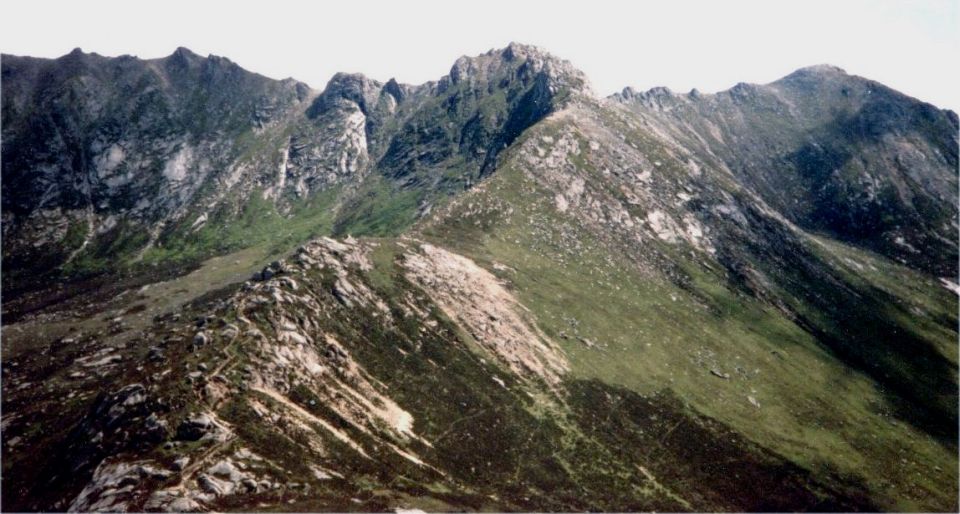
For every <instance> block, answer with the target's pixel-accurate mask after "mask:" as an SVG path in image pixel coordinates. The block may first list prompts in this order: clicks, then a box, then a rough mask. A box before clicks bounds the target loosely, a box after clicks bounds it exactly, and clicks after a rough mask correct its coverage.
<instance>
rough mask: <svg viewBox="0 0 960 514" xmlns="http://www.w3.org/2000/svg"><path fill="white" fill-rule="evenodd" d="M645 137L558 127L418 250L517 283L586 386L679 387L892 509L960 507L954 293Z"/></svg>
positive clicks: (575, 123) (587, 118) (540, 133)
mask: <svg viewBox="0 0 960 514" xmlns="http://www.w3.org/2000/svg"><path fill="white" fill-rule="evenodd" d="M631 124H633V125H634V128H631V126H630V125H631ZM640 127H641V125H640V124H639V123H638V122H637V120H636V118H633V117H632V115H631V114H629V113H625V112H624V111H622V110H620V109H619V108H618V107H617V106H615V105H608V104H603V103H598V104H595V105H593V106H591V107H589V108H575V109H569V110H566V111H562V112H560V113H557V114H556V115H553V116H551V117H549V118H547V120H545V122H544V123H541V124H539V125H538V126H537V127H535V128H534V129H533V130H530V131H528V132H527V133H525V135H524V138H522V140H521V141H518V144H517V145H515V147H514V148H513V149H511V157H510V158H509V159H508V160H506V162H505V163H504V166H503V167H502V168H501V169H500V170H499V171H498V173H497V175H496V176H495V177H493V178H492V179H491V180H490V181H488V182H486V183H484V184H482V185H481V186H480V187H478V188H476V189H475V190H473V191H471V192H470V193H468V194H466V195H464V196H462V197H460V198H458V199H456V200H455V201H454V202H452V203H451V205H450V206H449V211H447V212H445V213H443V214H441V215H440V216H439V217H438V218H437V219H436V220H434V221H432V222H431V223H428V224H426V225H424V226H423V227H421V230H423V232H424V237H427V238H428V239H431V240H433V241H434V242H435V243H436V244H443V245H447V246H448V247H451V248H454V249H456V251H458V252H461V253H463V254H465V255H467V256H469V257H471V258H473V259H475V260H477V261H478V262H485V263H489V265H490V266H497V267H499V268H500V269H503V270H505V271H503V272H502V273H501V274H500V275H501V276H503V277H504V278H505V279H507V280H509V281H510V282H511V284H512V285H513V287H514V288H515V289H516V290H517V291H518V296H519V298H520V301H521V302H523V304H524V305H525V306H527V307H528V308H530V309H531V311H532V312H534V313H535V314H536V316H537V320H538V322H539V324H540V326H541V327H542V328H543V330H544V332H545V333H547V334H548V335H551V336H554V337H556V338H557V340H558V341H560V342H561V343H563V347H564V349H565V350H566V351H567V352H568V354H569V356H570V362H571V363H572V364H573V365H572V368H573V372H574V374H575V375H579V376H582V377H588V378H596V379H600V380H603V381H605V382H607V383H612V384H618V385H621V386H625V387H628V388H631V389H633V390H635V391H638V392H642V393H650V392H653V391H662V390H671V391H673V392H674V393H675V394H677V396H678V397H680V398H683V399H684V400H686V401H689V402H690V403H691V405H692V406H693V407H694V408H696V409H697V410H699V411H700V412H703V413H705V414H707V415H710V416H713V417H715V418H716V419H718V420H721V421H723V422H724V423H727V424H729V425H731V426H733V427H735V429H736V430H738V431H740V433H743V434H746V435H748V437H749V438H751V439H752V440H753V441H756V442H759V443H760V444H762V445H764V446H766V447H767V448H770V449H773V450H774V451H776V452H778V453H780V454H781V455H785V456H787V457H788V458H789V459H790V460H791V461H793V462H796V463H799V464H801V465H802V466H803V467H805V468H807V469H810V470H812V471H814V472H815V473H821V472H825V473H831V472H836V473H839V474H840V475H842V476H848V477H858V478H856V479H855V480H857V481H862V482H861V483H862V484H863V487H864V488H865V489H866V490H870V491H871V498H874V499H878V501H880V503H881V504H884V505H886V507H885V508H897V509H908V510H909V509H911V508H921V509H922V508H934V509H947V510H950V509H952V508H953V507H952V505H954V504H955V498H954V497H955V495H956V488H955V486H954V485H953V484H952V481H953V480H954V477H955V475H954V473H955V471H954V469H955V468H956V451H957V450H956V441H955V440H956V435H957V432H956V424H957V410H956V398H957V349H956V345H955V342H956V338H957V318H956V309H957V297H956V296H955V294H954V293H952V292H951V291H949V290H948V289H946V288H945V287H942V285H941V283H940V281H939V280H937V279H936V278H935V277H931V276H929V275H924V274H921V273H918V272H915V271H911V270H910V269H909V268H906V267H903V266H902V265H897V264H895V263H893V262H891V261H889V260H887V259H885V258H882V257H880V256H878V255H875V254H870V253H868V252H864V251H862V250H858V249H856V248H855V247H851V246H849V245H845V244H843V243H840V242H838V241H835V240H830V239H828V238H824V237H822V236H814V235H811V234H809V233H806V232H804V231H803V230H802V229H800V228H799V227H797V226H795V225H793V224H791V223H790V222H789V221H788V220H787V219H785V218H784V217H783V216H781V215H780V214H779V213H777V212H776V211H774V210H773V209H771V208H770V207H769V206H767V205H766V204H765V202H763V200H762V199H760V198H759V197H758V195H756V194H754V193H752V192H751V191H749V190H747V189H745V188H744V187H743V186H741V185H739V184H738V183H737V182H736V181H734V180H733V177H731V176H730V175H729V174H727V173H724V172H723V171H722V170H715V169H711V168H710V165H709V161H708V160H707V159H708V158H709V156H704V155H702V154H697V153H695V152H694V151H690V150H688V149H687V148H686V147H684V146H682V145H680V144H678V143H677V142H676V141H675V140H672V139H670V138H669V137H668V136H665V135H663V134H662V133H661V134H660V135H658V134H657V133H656V132H648V131H645V130H643V129H642V128H640ZM841 377H842V378H841ZM904 423H905V424H904ZM906 454H910V455H914V456H919V455H923V456H924V457H918V458H917V459H916V460H906V459H904V460H902V461H901V459H902V458H903V455H906ZM866 462H870V463H872V464H870V465H867V464H865V463H866ZM884 491H886V492H884ZM944 492H945V493H946V494H943V496H940V495H941V493H944ZM887 493H890V495H889V496H888V497H887V499H886V500H879V499H880V498H883V497H884V496H885V495H886V494H887ZM937 497H939V499H934V498H937ZM926 502H932V503H930V504H927V505H926V506H925V507H919V505H921V504H925V503H926ZM932 505H939V506H938V507H933V506H932Z"/></svg>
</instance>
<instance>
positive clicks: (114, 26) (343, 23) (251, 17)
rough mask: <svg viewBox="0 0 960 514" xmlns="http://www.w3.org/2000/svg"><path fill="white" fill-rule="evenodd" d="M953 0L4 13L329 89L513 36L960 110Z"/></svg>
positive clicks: (611, 60) (13, 24) (724, 81)
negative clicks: (847, 77)
mask: <svg viewBox="0 0 960 514" xmlns="http://www.w3.org/2000/svg"><path fill="white" fill-rule="evenodd" d="M958 5H960V2H958V0H930V1H905V0H904V1H890V0H887V1H872V2H871V1H861V0H844V1H840V0H832V1H816V0H813V1H811V0H801V1H772V0H766V1H746V0H745V1H731V0H722V1H692V0H691V1H669V2H668V1H662V0H658V1H633V2H627V1H620V2H616V1H598V0H592V1H582V2H576V3H575V2H561V1H556V0H554V1H531V0H507V1H503V0H475V1H469V2H453V1H409V0H408V1H393V2H373V1H367V2H364V1H346V0H342V1H337V2H305V1H299V2H298V1H280V0H272V1H262V2H257V3H253V2H249V3H246V2H239V1H234V2H227V1H223V2H215V1H201V0H189V1H181V0H163V1H154V2H134V1H129V0H127V1H91V0H86V1H82V2H80V1H49V0H18V1H7V2H4V3H3V4H0V18H2V19H3V23H2V28H0V50H2V51H3V52H4V53H12V54H19V55H33V56H40V57H57V56H60V55H63V54H65V53H67V52H69V51H70V50H71V49H73V48H75V47H81V48H82V49H83V50H84V51H87V52H97V53H99V54H102V55H110V56H115V55H122V54H132V55H136V56H139V57H143V58H153V57H160V56H164V55H168V54H170V53H172V52H173V50H174V49H175V48H176V47H177V46H186V47H188V48H190V49H192V50H193V51H195V52H197V53H199V54H201V55H206V54H209V53H212V54H216V55H222V56H226V57H229V58H230V59H231V60H233V61H235V62H237V63H238V64H240V65H241V66H243V67H245V68H247V69H249V70H252V71H256V72H258V73H261V74H264V75H267V76H270V77H275V78H285V77H294V78H296V79H299V80H302V81H304V82H307V83H308V84H310V85H311V86H313V87H315V88H318V89H320V88H322V87H323V86H324V85H325V84H326V82H327V80H328V79H329V78H330V76H331V75H332V74H333V73H335V72H337V71H350V72H362V73H364V74H366V75H368V76H370V77H373V78H375V79H379V80H383V81H385V80H387V79H389V78H390V77H396V78H397V80H399V81H401V82H407V83H414V84H416V83H422V82H425V81H427V80H436V79H438V78H439V77H441V76H442V75H444V74H446V73H447V72H448V71H449V69H450V66H451V64H453V61H454V60H455V59H456V58H457V57H459V56H460V55H464V54H467V55H473V54H478V53H482V52H485V51H487V50H489V49H491V48H499V47H503V46H505V45H506V44H507V43H508V42H510V41H518V42H524V43H530V44H535V45H538V46H542V47H544V48H546V49H547V50H549V51H550V52H552V53H554V54H555V55H558V56H560V57H563V58H565V59H569V60H570V61H572V62H573V64H574V65H576V66H577V67H579V68H580V69H582V70H583V71H584V72H586V73H587V75H588V76H589V77H590V79H591V81H592V83H593V86H594V89H595V90H596V92H598V93H600V94H603V95H606V94H610V93H612V92H614V91H618V90H620V89H622V88H623V87H624V86H628V85H629V86H633V87H634V88H637V89H647V88H650V87H653V86H667V87H669V88H671V89H673V90H675V91H683V92H685V91H689V90H690V89H691V88H694V87H696V88H698V89H700V90H701V91H703V92H714V91H719V90H722V89H727V88H729V87H731V86H733V85H734V84H736V83H737V82H757V83H765V82H771V81H773V80H776V79H777V78H779V77H781V76H783V75H786V74H788V73H789V72H791V71H793V70H794V69H796V68H799V67H803V66H808V65H811V64H819V63H829V64H834V65H837V66H840V67H842V68H844V69H846V70H847V72H849V73H854V74H857V75H862V76H865V77H868V78H871V79H875V80H878V81H880V82H883V83H885V84H887V85H889V86H891V87H893V88H895V89H898V90H900V91H903V92H904V93H907V94H909V95H911V96H915V97H917V98H920V99H922V100H925V101H928V102H931V103H933V104H935V105H937V106H940V107H946V108H951V109H954V110H960V66H957V58H958V55H960V53H958V50H960V43H958Z"/></svg>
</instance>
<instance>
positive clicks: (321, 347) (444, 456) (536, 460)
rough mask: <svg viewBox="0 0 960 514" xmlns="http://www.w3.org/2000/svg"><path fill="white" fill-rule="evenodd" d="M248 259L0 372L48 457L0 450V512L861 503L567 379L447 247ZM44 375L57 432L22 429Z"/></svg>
mask: <svg viewBox="0 0 960 514" xmlns="http://www.w3.org/2000/svg"><path fill="white" fill-rule="evenodd" d="M266 270H269V271H268V273H269V274H270V275H273V276H272V277H271V278H269V279H267V280H265V281H262V282H248V283H247V284H245V285H244V286H243V287H242V288H240V289H235V290H234V291H233V292H229V293H226V294H223V295H219V296H220V299H219V300H211V301H210V302H209V303H207V304H204V305H200V306H198V307H197V309H196V310H194V311H191V312H189V313H183V314H184V316H183V317H186V315H187V314H189V315H190V316H191V317H192V316H193V314H194V313H196V314H197V316H196V320H197V321H196V323H192V322H190V323H186V322H184V321H177V319H176V318H173V317H170V316H167V317H164V318H161V319H158V320H157V321H156V323H155V324H154V325H153V327H151V333H150V335H149V338H150V341H153V344H155V345H156V346H154V347H151V348H144V347H142V346H141V345H139V344H136V343H135V342H134V341H136V340H137V338H134V340H133V341H130V342H128V343H127V344H119V345H118V344H116V339H115V338H112V337H111V336H109V335H107V334H89V335H88V336H86V337H81V338H79V339H78V340H77V341H75V342H70V343H68V344H67V345H65V346H61V347H59V348H58V349H57V350H55V351H54V353H51V356H52V357H53V358H55V359H56V360H58V361H61V362H64V363H67V365H66V366H65V367H63V368H59V369H51V368H52V367H51V368H47V369H46V370H44V371H42V372H41V373H43V374H44V375H45V376H44V382H45V383H46V384H47V387H46V388H44V390H43V391H37V390H33V391H32V392H26V391H24V392H20V391H23V388H21V387H19V385H20V384H17V383H7V384H5V386H6V387H8V388H9V387H11V386H14V387H12V388H11V389H13V390H14V391H17V392H15V393H14V394H13V396H14V398H13V399H10V400H7V402H8V403H7V409H8V410H13V411H14V412H17V413H18V417H17V419H16V422H15V423H11V426H12V427H15V428H13V429H12V431H13V432H16V433H17V434H18V435H17V437H18V438H21V440H22V439H29V440H28V441H23V442H21V443H20V444H30V445H31V446H32V447H34V448H37V447H39V446H38V445H40V444H43V441H44V440H46V441H48V443H47V444H53V445H54V446H53V447H52V449H53V450H55V451H51V452H49V453H44V454H42V455H43V456H42V457H40V458H39V459H38V458H37V457H36V456H33V457H29V456H26V455H23V454H7V455H5V459H4V465H5V466H7V468H6V470H5V471H7V472H8V473H7V476H8V477H10V479H9V480H5V481H4V487H5V494H4V498H5V505H4V508H5V509H29V510H34V509H64V508H69V509H70V510H80V511H86V510H140V509H143V510H201V509H202V510H206V509H229V508H243V509H250V508H263V507H268V506H275V507H282V508H285V509H290V510H316V509H322V510H363V511H370V510H388V509H394V508H399V507H407V508H411V507H419V508H429V509H435V510H450V509H471V510H472V509H496V510H571V509H584V508H602V509H604V510H637V509H653V508H656V509H670V510H686V509H698V510H714V509H716V510H741V509H745V510H779V509H785V508H788V507H789V508H817V509H849V508H870V505H871V504H870V503H869V502H868V500H866V499H865V498H862V497H860V496H858V495H857V494H856V493H850V492H846V491H844V490H842V489H840V488H839V487H838V485H836V484H835V483H827V482H821V481H819V480H818V479H816V478H814V477H813V476H811V474H810V473H809V472H808V471H805V470H803V469H801V468H798V467H797V466H795V465H792V464H790V463H788V462H786V461H785V460H784V459H783V458H781V457H779V456H777V455H776V454H773V453H771V452H769V451H767V450H764V449H763V448H761V447H759V446H757V445H756V444H754V443H751V442H749V441H748V440H746V439H744V438H743V437H742V436H739V435H737V434H736V433H734V432H732V431H731V430H730V429H729V428H728V427H726V426H724V425H723V424H722V423H720V422H717V421H715V420H712V419H709V418H706V417H703V416H701V415H698V414H697V413H696V412H694V411H691V410H690V409H689V408H688V407H685V406H684V405H683V403H682V402H681V401H680V400H678V399H677V398H676V397H674V396H673V395H672V394H671V393H669V392H661V393H658V394H654V395H652V396H650V395H645V396H641V395H638V394H637V393H635V392H633V391H630V390H627V389H623V388H619V387H615V386H611V385H607V384H604V383H603V382H600V381H596V380H582V379H571V378H570V377H569V376H568V367H569V363H568V357H567V355H566V354H565V352H564V351H563V350H561V349H560V347H559V346H558V345H557V343H556V342H555V341H553V340H552V339H551V338H550V337H549V336H547V335H546V334H544V333H543V332H541V331H540V330H539V328H538V326H537V324H536V323H535V322H534V321H533V320H532V319H531V317H530V315H529V314H528V313H527V312H526V311H525V309H524V308H523V307H522V306H521V305H520V304H519V303H518V302H517V300H516V299H515V298H514V296H513V294H512V293H510V292H509V291H508V290H507V289H506V288H505V284H504V283H503V282H502V281H501V280H500V279H498V278H496V277H495V276H494V275H493V274H491V273H490V272H489V271H486V270H485V269H483V268H481V267H479V266H478V265H477V264H475V263H474V262H472V261H471V260H469V259H467V258H464V257H462V256H459V255H456V254H453V253H450V252H448V251H446V250H443V249H441V248H438V247H434V246H431V245H428V244H425V243H421V242H418V241H415V240H411V239H404V240H399V241H387V240H384V241H379V242H368V243H357V242H352V241H347V242H337V241H334V240H329V239H323V240H318V241H315V242H312V243H310V244H308V245H306V246H304V247H302V248H301V249H300V250H298V251H297V252H296V254H295V255H294V256H293V257H291V258H290V259H288V260H284V261H278V262H275V263H273V264H271V265H270V266H269V267H268V268H266ZM266 270H265V271H266ZM183 317H181V318H180V319H183ZM103 338H106V340H103ZM83 355H85V356H86V357H81V356H83ZM78 357H79V358H78ZM128 361H129V362H132V363H136V364H137V366H136V367H133V366H124V365H123V364H122V363H123V362H128ZM42 362H43V359H38V358H37V356H36V355H30V354H25V355H22V356H21V357H19V358H17V359H15V360H14V362H13V363H8V365H10V364H16V365H17V367H28V366H29V367H33V366H37V365H38V364H39V365H41V366H44V365H43V364H41V363H42ZM71 363H72V364H71ZM36 371H40V370H36ZM34 376H36V375H34ZM106 384H112V385H110V386H109V387H108V390H109V391H110V392H107V393H104V392H101V393H99V394H98V393H97V391H98V389H99V388H100V387H103V386H104V385H106ZM62 388H69V389H70V391H71V398H76V399H77V400H75V401H71V402H70V403H69V404H68V405H65V406H64V407H63V408H62V409H61V420H63V421H66V420H67V419H72V421H70V422H68V423H69V425H68V426H70V425H72V426H73V428H72V430H71V431H70V432H69V435H68V436H67V437H65V438H62V439H61V438H59V437H57V436H56V435H54V434H47V435H45V434H43V433H42V432H40V433H37V432H33V433H23V432H21V431H20V427H22V426H23V425H24V424H25V423H26V424H27V425H29V424H32V423H35V422H37V420H39V419H42V416H43V411H42V408H38V407H39V406H41V405H44V404H48V402H49V401H50V400H51V399H52V398H54V397H57V396H59V395H61V394H63V392H62V391H63V389H62ZM27 391H30V390H27ZM84 404H92V405H91V406H90V407H89V409H86V410H85V409H84V408H82V407H81V406H82V405H84ZM689 441H697V444H698V447H697V448H692V447H691V446H690V445H689ZM623 448H633V449H635V451H630V452H623ZM720 463H723V464H722V465H723V466H724V468H725V469H727V470H734V474H733V475H731V476H725V475H722V474H717V473H715V472H714V471H712V470H713V469H714V467H715V466H717V465H719V464H720ZM13 469H16V470H18V473H16V474H13V473H9V471H10V470H13ZM67 470H69V472H67ZM691 482H692V483H693V484H696V485H693V486H692V485H691ZM757 484H761V485H762V488H761V489H759V490H756V491H751V490H750V487H751V486H755V485H757ZM11 498H12V500H11Z"/></svg>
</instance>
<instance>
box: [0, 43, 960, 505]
mask: <svg viewBox="0 0 960 514" xmlns="http://www.w3.org/2000/svg"><path fill="white" fill-rule="evenodd" d="M636 66H642V64H639V63H638V64H636ZM0 79H2V172H3V175H2V181H3V187H2V226H3V234H2V235H3V263H2V264H3V274H2V293H3V328H2V330H3V331H2V337H3V348H2V350H3V352H2V393H3V394H2V476H3V480H2V505H0V507H2V509H3V510H4V511H50V510H53V511H150V512H152V511H265V510H271V511H276V510H282V511H295V512H304V511H398V510H406V509H420V510H424V511H481V510H484V511H582V510H590V511H639V510H643V511H652V510H659V511H806V510H816V511H943V512H956V511H957V509H958V504H957V498H958V489H957V487H958V486H957V483H958V443H957V439H958V429H957V427H958V412H957V406H958V383H957V380H958V369H957V364H958V348H957V338H958V331H957V322H958V319H957V318H958V293H960V286H958V285H957V282H958V280H957V275H958V264H957V263H958V119H957V115H956V113H954V112H951V111H946V110H941V109H938V108H936V107H934V106H932V105H930V104H927V103H924V102H921V101H919V100H916V99H914V98H910V97H908V96H906V95H903V94H901V93H899V92H897V91H894V90H892V89H890V88H888V87H885V86H884V85H882V84H879V83H877V82H874V81H871V80H868V79H865V78H862V77H858V76H853V75H849V74H847V73H846V72H844V71H843V70H841V69H839V68H835V67H831V66H814V67H810V68H804V69H801V70H798V71H796V72H794V73H792V74H790V75H788V76H786V77H784V78H782V79H780V80H777V81H776V82H773V83H770V84H765V85H754V84H738V85H736V86H735V87H733V88H732V89H730V90H728V91H723V92H719V93H715V94H704V93H700V92H698V91H696V90H694V91H691V92H689V93H674V92H672V91H670V90H668V89H666V88H654V89H651V90H649V91H635V90H633V89H631V88H626V89H624V90H623V91H622V92H621V93H617V94H614V95H612V96H610V97H606V98H603V97H599V96H597V95H596V93H594V92H593V90H592V89H591V87H590V85H589V82H588V79H587V77H586V76H585V75H584V74H583V73H582V72H580V71H579V70H577V69H575V68H574V67H573V66H571V65H570V63H568V62H566V61H564V60H562V59H559V58H557V57H554V56H552V55H550V54H549V53H547V52H545V51H543V50H541V49H538V48H535V47H531V46H526V45H520V44H511V45H509V46H508V47H507V48H504V49H500V50H491V51H489V52H487V53H485V54H483V55H479V56H475V57H462V58H460V59H458V60H457V61H456V62H455V63H454V64H453V66H452V67H451V69H450V72H449V74H447V75H446V76H444V77H440V78H439V80H437V81H436V82H428V83H425V84H420V85H407V84H401V83H398V82H397V81H396V80H393V79H391V80H387V81H386V82H381V81H379V80H374V79H372V78H368V77H365V76H363V75H357V74H337V75H335V76H334V77H333V78H332V79H331V80H330V82H329V83H328V84H327V85H326V87H325V88H324V89H323V90H322V91H319V90H315V89H312V88H311V87H310V86H308V85H306V84H304V83H301V82H297V81H295V80H292V79H287V80H280V81H278V80H273V79H269V78H267V77H264V76H261V75H257V74H256V73H252V72H250V71H247V70H244V69H243V68H241V67H239V66H238V65H236V64H235V63H233V62H231V61H230V60H229V59H227V58H224V57H216V56H208V57H202V56H199V55H196V54H194V53H192V52H191V51H189V50H187V49H185V48H179V49H177V50H176V51H175V52H174V53H173V54H171V55H170V56H168V57H165V58H161V59H151V60H142V59H138V58H135V57H131V56H121V57H116V58H108V57H103V56H100V55H97V54H89V53H84V52H82V51H80V50H79V49H78V50H75V51H73V52H71V53H70V54H68V55H65V56H63V57H61V58H58V59H52V60H51V59H38V58H31V57H19V56H12V55H3V56H2V77H0Z"/></svg>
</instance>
